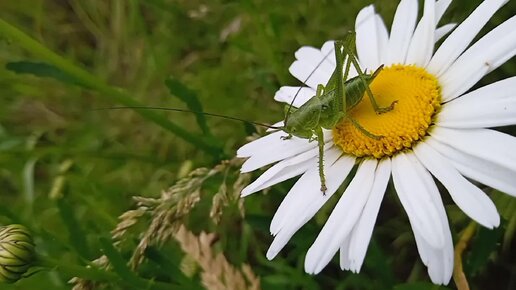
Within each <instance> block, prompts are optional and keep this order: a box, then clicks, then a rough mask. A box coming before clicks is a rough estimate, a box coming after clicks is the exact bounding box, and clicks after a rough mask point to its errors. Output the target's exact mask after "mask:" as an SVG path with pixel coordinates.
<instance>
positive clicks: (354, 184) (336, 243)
mask: <svg viewBox="0 0 516 290" xmlns="http://www.w3.org/2000/svg"><path fill="white" fill-rule="evenodd" d="M377 163H378V162H377V161H376V160H372V159H367V160H364V161H363V162H362V163H361V164H360V166H359V168H358V170H357V174H356V175H355V177H354V178H353V180H352V181H351V183H350V184H349V186H348V188H347V189H346V191H345V192H344V193H343V194H342V197H341V198H340V200H339V202H338V203H337V205H336V206H335V208H334V209H333V211H332V213H331V215H330V217H329V218H328V221H327V222H326V224H325V225H324V227H323V228H322V230H321V232H320V233H319V235H318V236H317V239H316V240H315V242H314V244H313V245H312V246H311V247H310V249H309V250H308V253H307V254H306V259H305V271H306V272H307V273H309V274H316V273H319V272H320V271H321V270H322V269H323V268H324V267H325V266H326V265H327V264H328V263H329V262H330V260H331V258H332V257H333V256H334V255H335V253H336V252H337V250H338V249H339V247H340V245H341V244H342V243H343V242H344V239H345V238H346V237H347V236H348V234H349V233H350V231H351V230H352V228H353V226H354V225H355V223H356V221H357V220H358V218H359V217H360V214H361V213H362V210H363V208H364V205H365V203H366V201H367V199H368V196H369V193H370V192H371V187H372V185H373V176H374V171H375V169H376V165H377Z"/></svg>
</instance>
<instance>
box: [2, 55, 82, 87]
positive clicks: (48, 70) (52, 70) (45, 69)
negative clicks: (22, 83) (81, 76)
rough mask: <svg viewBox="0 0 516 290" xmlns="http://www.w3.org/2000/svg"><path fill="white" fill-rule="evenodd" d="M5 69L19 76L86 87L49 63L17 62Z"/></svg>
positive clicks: (10, 63)
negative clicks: (32, 76) (50, 79)
mask: <svg viewBox="0 0 516 290" xmlns="http://www.w3.org/2000/svg"><path fill="white" fill-rule="evenodd" d="M5 68H6V69H7V70H10V71H12V72H15V73H17V74H31V75H34V76H37V77H44V78H53V79H55V80H58V81H60V82H63V83H67V84H72V85H81V86H84V85H83V84H81V83H80V81H78V80H77V79H76V78H74V77H72V76H71V75H69V74H67V73H65V72H63V71H62V70H60V69H58V68H57V67H55V66H53V65H50V64H48V63H43V62H31V61H16V62H8V63H7V64H6V65H5Z"/></svg>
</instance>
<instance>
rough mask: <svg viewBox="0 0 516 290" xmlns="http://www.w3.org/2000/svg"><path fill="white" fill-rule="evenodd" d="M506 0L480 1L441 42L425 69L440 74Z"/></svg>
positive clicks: (436, 74)
mask: <svg viewBox="0 0 516 290" xmlns="http://www.w3.org/2000/svg"><path fill="white" fill-rule="evenodd" d="M507 1H508V0H491V1H484V2H482V3H481V4H480V5H479V6H478V7H477V8H476V9H475V11H473V13H471V15H469V16H468V18H466V19H465V20H464V21H463V22H462V23H461V24H460V25H459V26H458V27H457V28H456V29H455V30H454V31H453V33H452V34H450V36H448V37H447V38H446V40H445V41H444V42H443V44H441V46H440V47H439V49H437V51H436V52H435V54H434V56H433V57H432V60H431V61H430V63H429V64H428V67H427V70H428V71H429V72H430V73H431V74H433V75H435V76H440V75H442V74H443V73H444V72H445V71H446V70H447V69H448V68H449V67H450V65H451V64H452V63H453V62H454V61H455V60H456V59H457V58H458V57H459V55H460V54H461V53H462V52H463V51H464V50H465V49H466V47H468V45H469V44H470V43H471V42H472V41H473V38H475V36H476V35H477V34H478V32H479V31H480V29H482V27H484V25H486V23H487V21H489V19H490V18H491V17H492V16H493V14H494V13H495V12H496V11H498V9H500V8H501V7H502V6H503V5H504V4H505V3H507Z"/></svg>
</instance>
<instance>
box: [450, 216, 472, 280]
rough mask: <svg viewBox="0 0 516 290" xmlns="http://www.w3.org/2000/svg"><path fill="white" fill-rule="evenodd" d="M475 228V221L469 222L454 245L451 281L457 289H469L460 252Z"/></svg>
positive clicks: (466, 244) (464, 247)
mask: <svg viewBox="0 0 516 290" xmlns="http://www.w3.org/2000/svg"><path fill="white" fill-rule="evenodd" d="M476 229H477V224H476V223H475V222H471V223H470V224H469V225H468V227H467V228H466V229H465V230H464V232H463V233H462V234H461V236H460V239H459V241H458V242H457V244H456V245H455V255H454V256H455V257H454V258H455V259H454V260H455V264H454V266H453V281H455V285H456V286H457V289H459V290H469V284H468V279H467V278H466V275H465V274H464V270H463V269H462V253H463V252H464V250H465V249H466V247H467V246H468V243H469V241H470V240H471V238H473V235H474V234H475V231H476Z"/></svg>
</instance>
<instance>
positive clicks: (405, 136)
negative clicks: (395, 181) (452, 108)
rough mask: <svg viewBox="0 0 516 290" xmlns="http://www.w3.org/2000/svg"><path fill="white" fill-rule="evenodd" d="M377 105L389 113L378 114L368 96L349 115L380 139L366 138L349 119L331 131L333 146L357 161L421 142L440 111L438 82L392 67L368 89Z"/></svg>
mask: <svg viewBox="0 0 516 290" xmlns="http://www.w3.org/2000/svg"><path fill="white" fill-rule="evenodd" d="M370 88H371V91H372V92H373V95H374V97H375V99H376V102H377V103H378V105H379V106H381V107H388V106H389V105H390V104H391V103H392V102H393V101H397V103H396V105H395V106H394V109H393V110H392V111H389V112H386V113H383V114H377V113H376V112H375V111H374V109H373V106H372V104H371V101H370V99H369V97H368V96H367V94H365V95H364V98H363V99H362V101H361V102H360V103H359V104H358V105H357V106H356V107H355V108H353V109H352V110H351V111H350V112H349V116H350V117H351V118H353V119H355V120H356V121H357V122H358V123H359V124H360V125H361V126H362V127H363V128H364V129H365V130H367V131H368V132H370V133H371V134H373V135H376V136H381V138H379V139H378V138H377V139H375V138H371V136H366V135H365V134H364V133H363V132H362V131H360V130H359V129H358V128H357V127H356V126H354V125H353V124H352V123H351V122H350V120H349V118H344V119H343V120H342V121H341V122H340V123H339V124H337V126H335V128H334V129H333V142H334V143H335V144H337V145H338V146H339V147H340V148H341V149H342V151H344V152H345V153H348V154H351V155H354V156H357V157H374V158H378V159H379V158H382V157H384V156H392V155H394V154H396V153H397V152H399V151H401V150H404V149H408V148H411V147H412V146H414V144H416V143H417V142H418V141H420V140H421V139H422V138H423V137H424V136H425V135H426V132H427V130H428V127H429V126H430V124H431V123H432V120H433V117H434V115H435V113H436V112H437V110H438V109H439V107H440V101H441V96H440V87H439V84H438V82H437V79H436V78H435V77H434V76H433V75H431V74H429V73H428V72H426V71H425V70H424V69H422V68H419V67H416V66H406V65H393V66H390V67H387V68H384V69H383V70H382V71H381V72H380V74H379V75H378V76H377V77H376V79H374V81H373V82H372V83H371V85H370Z"/></svg>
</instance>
